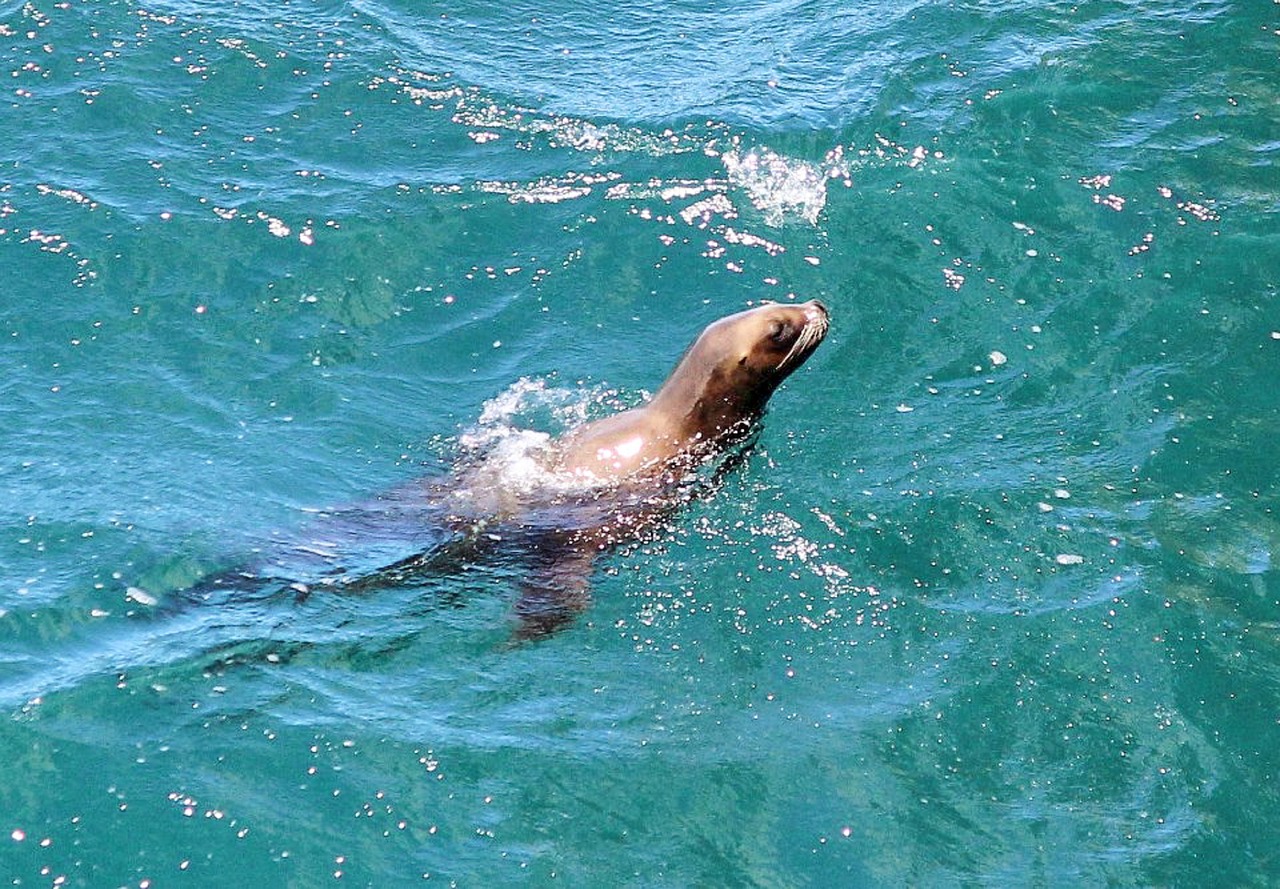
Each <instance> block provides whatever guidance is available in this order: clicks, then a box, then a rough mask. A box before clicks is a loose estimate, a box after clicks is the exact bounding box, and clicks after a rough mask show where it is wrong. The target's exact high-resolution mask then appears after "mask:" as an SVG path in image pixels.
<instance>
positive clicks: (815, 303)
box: [805, 299, 831, 318]
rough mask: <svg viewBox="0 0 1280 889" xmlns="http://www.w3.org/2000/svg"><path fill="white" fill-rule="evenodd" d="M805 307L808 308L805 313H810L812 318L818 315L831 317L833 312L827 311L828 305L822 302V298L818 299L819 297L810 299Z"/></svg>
mask: <svg viewBox="0 0 1280 889" xmlns="http://www.w3.org/2000/svg"><path fill="white" fill-rule="evenodd" d="M805 309H806V312H805V314H807V315H809V317H811V318H812V317H817V316H821V317H823V318H830V317H831V313H830V312H829V311H827V307H826V306H825V305H823V304H822V301H821V300H817V299H811V300H809V302H807V303H806V304H805Z"/></svg>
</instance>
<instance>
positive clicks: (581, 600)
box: [515, 541, 596, 641]
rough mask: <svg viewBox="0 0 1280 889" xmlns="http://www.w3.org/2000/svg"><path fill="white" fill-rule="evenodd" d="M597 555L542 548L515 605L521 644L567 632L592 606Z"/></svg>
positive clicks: (564, 547)
mask: <svg viewBox="0 0 1280 889" xmlns="http://www.w3.org/2000/svg"><path fill="white" fill-rule="evenodd" d="M595 557H596V551H595V550H594V549H588V548H585V547H582V546H575V545H573V544H560V545H556V544H553V543H551V542H549V541H548V542H546V543H544V544H542V545H541V546H540V547H539V548H538V551H537V553H536V554H535V558H534V561H533V565H532V569H531V570H530V572H529V574H528V576H527V577H526V578H525V580H524V583H523V584H522V586H521V590H520V598H519V600H518V601H517V602H516V605H515V614H516V618H517V619H518V620H519V622H520V624H519V626H518V627H517V628H516V632H515V638H516V640H518V641H529V640H533V639H540V638H542V637H544V636H550V635H551V634H552V633H555V632H558V631H559V630H562V629H564V627H565V626H567V625H568V624H569V623H571V622H572V621H573V620H574V619H575V618H576V617H577V616H578V615H579V614H581V613H582V612H584V611H586V610H587V608H588V606H590V604H591V572H592V570H593V567H594V565H595Z"/></svg>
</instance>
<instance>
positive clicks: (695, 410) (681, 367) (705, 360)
mask: <svg viewBox="0 0 1280 889" xmlns="http://www.w3.org/2000/svg"><path fill="white" fill-rule="evenodd" d="M699 353H700V350H699V349H698V344H697V343H695V344H694V346H693V348H691V349H690V350H689V352H688V353H687V354H686V355H685V356H684V358H683V359H681V361H680V363H679V364H678V365H676V369H675V370H674V371H673V372H672V373H671V376H670V377H669V378H668V379H667V381H666V382H665V383H664V384H663V385H662V388H661V389H659V390H658V394H657V395H655V396H654V397H653V401H651V402H650V403H649V406H650V407H651V408H653V409H655V410H656V411H657V412H659V413H660V414H661V415H662V416H664V417H667V418H668V419H669V421H670V422H671V424H672V427H673V428H672V429H671V434H672V435H673V436H676V437H679V438H680V439H683V440H686V441H692V440H697V439H702V440H714V439H717V438H719V437H721V436H723V435H725V434H726V433H729V432H731V431H734V430H736V429H739V428H741V426H742V424H743V423H744V421H750V420H753V419H755V418H756V417H757V416H759V415H760V413H761V412H762V411H763V410H764V405H765V402H767V401H768V399H769V394H770V392H771V391H772V387H770V386H768V385H767V384H766V383H764V382H763V381H753V384H752V385H744V384H743V381H742V380H736V379H732V378H731V376H730V375H731V373H732V371H733V370H736V368H730V369H729V370H726V369H725V367H724V366H723V364H722V363H719V362H715V361H711V360H709V357H708V356H706V355H705V354H699Z"/></svg>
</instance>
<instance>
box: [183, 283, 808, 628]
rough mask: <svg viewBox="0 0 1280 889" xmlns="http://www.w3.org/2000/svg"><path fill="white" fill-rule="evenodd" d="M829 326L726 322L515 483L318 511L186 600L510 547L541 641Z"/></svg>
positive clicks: (714, 458)
mask: <svg viewBox="0 0 1280 889" xmlns="http://www.w3.org/2000/svg"><path fill="white" fill-rule="evenodd" d="M828 326H829V319H828V313H827V310H826V308H825V307H824V306H823V305H822V304H821V303H820V302H818V301H816V300H811V301H809V302H807V303H803V304H794V305H793V304H766V305H762V306H758V307H756V308H753V309H748V310H746V311H744V312H739V313H737V314H734V315H730V316H728V317H725V318H721V319H720V320H718V321H716V322H714V323H712V324H711V325H709V326H708V327H707V328H706V329H705V330H704V331H703V332H702V333H701V335H699V336H698V338H697V339H696V340H695V341H694V342H693V344H692V345H690V346H689V348H688V349H687V350H686V352H685V354H684V356H683V357H682V358H681V359H680V361H679V363H677V365H676V367H675V369H674V370H673V371H672V372H671V374H670V375H669V376H668V378H667V379H666V381H665V382H664V383H663V385H662V386H661V388H660V389H659V390H658V392H657V394H656V395H654V397H653V398H652V399H651V400H650V401H649V402H648V403H646V404H644V405H642V406H640V407H636V408H632V409H630V410H625V411H622V412H620V413H617V414H614V415H612V416H609V417H605V418H603V419H600V420H596V421H593V422H589V423H585V424H583V425H581V426H579V427H577V428H576V429H572V430H570V431H569V432H567V433H566V434H565V435H563V436H562V437H561V438H559V439H555V440H551V441H549V442H546V443H545V444H544V445H542V446H540V447H538V448H536V449H535V450H533V451H532V452H530V453H529V454H527V455H524V457H525V459H524V460H523V461H522V465H523V470H524V471H522V472H521V474H520V477H519V478H518V479H516V478H513V473H512V471H511V470H512V464H511V462H510V461H509V460H504V459H503V458H502V457H501V456H500V455H488V456H486V457H482V458H481V459H479V460H476V461H473V462H471V463H469V464H468V465H466V466H462V467H459V468H457V469H455V470H454V471H453V472H452V473H449V474H447V475H445V476H443V477H438V478H431V479H423V480H420V481H418V482H414V483H411V484H409V485H406V486H404V487H402V488H400V489H397V490H395V491H391V492H388V493H387V494H385V495H383V496H382V497H379V498H378V499H377V500H375V501H374V502H373V503H370V504H366V505H363V506H360V507H358V508H352V509H344V510H339V511H335V512H332V513H322V514H321V519H320V520H319V521H318V522H317V526H316V527H314V528H312V529H310V531H309V534H308V537H309V538H311V539H308V540H307V541H305V542H302V541H294V543H293V544H292V546H291V547H289V548H288V550H287V551H282V552H279V553H277V554H276V555H275V556H274V557H269V558H267V559H265V560H263V561H262V562H260V563H259V564H258V565H257V566H256V567H255V568H254V569H253V570H252V571H240V572H228V573H226V574H222V575H217V576H215V577H211V578H208V579H207V580H205V581H204V582H202V583H200V584H199V585H197V586H196V587H195V588H193V589H192V590H190V591H188V592H189V594H191V597H194V598H208V597H209V595H210V594H211V592H212V591H213V590H214V589H218V588H221V589H223V590H225V591H230V590H234V588H236V587H242V586H245V585H252V586H255V587H258V586H261V585H263V584H268V583H279V584H283V585H285V586H286V587H288V588H291V589H293V590H294V591H296V592H298V593H300V594H302V595H307V594H309V593H311V592H312V591H315V590H317V589H318V588H329V589H337V590H347V591H355V590H364V589H370V588H373V587H380V586H385V585H387V584H392V583H396V582H398V581H401V580H407V579H409V578H411V577H414V576H418V575H422V574H426V573H451V572H453V571H458V570H465V569H467V568H471V567H478V566H481V565H483V564H485V561H486V555H487V554H491V553H492V551H493V550H494V549H495V548H503V549H505V550H506V551H507V552H508V553H512V552H514V553H516V554H517V556H516V558H518V559H519V561H520V562H521V563H522V564H523V566H524V572H523V573H524V579H523V581H522V593H521V597H520V599H519V601H518V602H517V604H516V614H517V615H518V617H519V620H520V626H519V628H518V630H517V635H518V636H520V637H524V638H529V637H535V636H540V635H545V634H546V633H549V632H552V631H554V630H555V629H556V628H558V627H560V626H562V625H563V624H564V623H566V622H567V621H569V620H571V619H572V618H573V617H574V616H575V615H576V614H578V613H579V612H581V611H582V610H583V609H584V608H585V607H586V605H587V604H588V602H589V594H588V591H587V587H588V582H589V579H590V575H591V570H592V564H593V562H594V559H595V557H596V556H597V555H598V554H599V553H600V552H601V551H603V550H606V549H609V548H611V547H613V546H615V545H618V544H620V543H624V542H626V541H629V540H634V539H636V538H637V537H638V536H640V535H641V534H643V532H644V531H645V530H646V529H647V528H649V527H651V526H652V525H653V523H654V521H655V520H656V519H658V518H659V517H661V516H663V515H665V514H667V513H669V512H670V511H671V510H672V509H674V508H676V507H678V506H679V505H680V504H681V503H682V502H684V501H685V500H687V499H688V498H689V496H690V494H689V491H690V487H691V485H693V486H696V481H697V480H698V479H700V478H701V479H705V478H706V472H705V468H706V467H712V468H713V470H714V468H715V467H716V466H717V465H718V464H720V463H722V462H723V460H722V458H724V457H725V456H726V455H727V454H730V453H732V452H733V451H734V448H735V446H736V445H738V444H739V443H741V442H742V441H744V440H745V439H747V438H748V437H749V436H750V434H751V432H752V431H753V430H754V428H755V421H756V419H758V418H759V416H760V415H761V414H762V413H763V411H764V409H765V406H766V405H767V403H768V401H769V397H770V396H771V395H772V394H773V392H774V390H775V389H776V388H777V387H778V384H779V383H781V382H782V381H783V380H784V379H786V377H787V376H789V375H790V374H791V372H792V371H794V370H795V369H796V368H797V367H799V366H800V365H801V364H803V363H804V361H805V360H806V359H807V358H808V357H809V355H810V354H812V353H813V351H814V349H816V348H817V346H818V344H819V343H821V342H822V339H823V338H824V337H825V336H826V333H827V329H828ZM529 460H532V461H533V463H534V464H535V467H534V471H533V472H531V473H530V472H529V471H528V466H527V465H524V464H527V463H528V461H529ZM313 535H320V536H319V537H313ZM322 538H323V539H322ZM333 540H340V541H343V542H349V546H342V545H337V544H334V543H333V542H332V541H333ZM362 545H365V546H371V547H372V549H373V550H374V551H376V552H377V553H380V554H381V557H382V560H381V561H380V562H379V561H376V560H377V559H378V556H376V555H371V554H365V555H364V556H363V557H362V559H361V561H363V562H364V564H363V565H360V566H357V565H353V564H351V563H350V562H349V561H348V560H347V558H346V557H345V554H344V553H343V550H344V549H347V548H350V549H353V550H359V549H360V547H361V546H362ZM406 551H408V554H407V555H404V556H402V557H398V558H391V557H390V554H391V553H393V552H406ZM299 555H301V556H302V557H303V562H302V563H300V562H299V558H298V557H299ZM370 558H373V559H374V560H375V561H374V562H373V563H370Z"/></svg>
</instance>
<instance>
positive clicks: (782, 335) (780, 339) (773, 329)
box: [769, 321, 792, 346]
mask: <svg viewBox="0 0 1280 889" xmlns="http://www.w3.org/2000/svg"><path fill="white" fill-rule="evenodd" d="M769 339H770V340H771V341H773V342H774V343H776V344H777V345H779V346H785V345H788V344H789V343H790V342H791V339H792V331H791V325H790V324H788V323H787V322H785V321H774V322H773V323H772V324H770V325H769Z"/></svg>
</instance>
